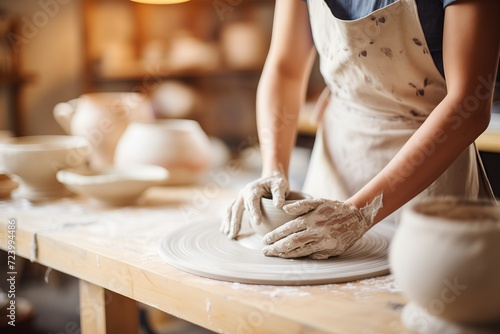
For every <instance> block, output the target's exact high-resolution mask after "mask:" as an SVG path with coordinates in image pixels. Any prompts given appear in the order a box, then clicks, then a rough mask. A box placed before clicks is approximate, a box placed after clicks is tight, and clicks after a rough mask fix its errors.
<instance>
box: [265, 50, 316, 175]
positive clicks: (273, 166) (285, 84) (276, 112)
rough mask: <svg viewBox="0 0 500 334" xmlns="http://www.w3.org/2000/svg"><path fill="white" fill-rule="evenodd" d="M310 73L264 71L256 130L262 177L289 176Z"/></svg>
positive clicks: (312, 55)
mask: <svg viewBox="0 0 500 334" xmlns="http://www.w3.org/2000/svg"><path fill="white" fill-rule="evenodd" d="M309 58H310V59H308V62H309V63H311V62H312V60H313V59H314V54H312V53H311V56H310V57H309ZM309 67H310V65H309ZM308 73H309V72H308V71H306V72H305V73H304V74H301V75H296V76H294V75H289V74H286V73H283V71H281V70H280V69H279V68H276V67H274V66H271V65H270V66H267V67H266V68H265V69H264V71H263V74H262V78H261V80H260V83H259V88H258V91H257V127H258V133H259V142H260V148H261V154H262V160H263V169H262V174H263V176H265V175H269V174H270V173H272V172H273V171H277V170H279V171H281V172H283V173H284V174H285V175H288V167H289V163H290V156H291V152H292V150H293V147H294V145H295V140H296V134H297V122H298V116H299V111H300V108H301V106H302V105H303V103H304V100H305V94H306V88H307V77H306V75H307V74H308Z"/></svg>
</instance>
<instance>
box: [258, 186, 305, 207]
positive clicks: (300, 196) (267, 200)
mask: <svg viewBox="0 0 500 334" xmlns="http://www.w3.org/2000/svg"><path fill="white" fill-rule="evenodd" d="M290 196H294V197H297V199H294V198H291V199H287V200H285V204H284V205H286V204H290V203H294V202H297V201H300V200H304V199H313V196H311V195H309V194H306V193H304V192H302V191H297V190H291V191H289V192H288V196H287V198H289V197H290ZM261 201H262V202H264V203H266V204H267V203H270V204H272V203H273V199H272V198H268V197H262V198H261Z"/></svg>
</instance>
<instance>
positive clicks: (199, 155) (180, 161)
mask: <svg viewBox="0 0 500 334" xmlns="http://www.w3.org/2000/svg"><path fill="white" fill-rule="evenodd" d="M114 160H115V165H116V166H132V165H157V166H162V167H164V168H166V169H167V170H168V171H169V179H168V180H167V182H166V183H167V184H188V183H194V182H197V181H199V180H201V179H202V178H203V177H204V176H205V174H206V173H207V171H208V169H209V168H210V166H211V163H212V146H211V143H210V140H209V138H208V136H207V135H206V133H205V132H204V131H203V129H202V128H201V126H200V125H199V123H198V122H196V121H193V120H185V119H175V120H173V119H172V120H159V121H157V122H155V123H131V124H130V125H129V126H128V127H127V129H126V130H125V132H124V134H123V136H122V138H121V139H120V141H119V142H118V145H117V147H116V151H115V159H114Z"/></svg>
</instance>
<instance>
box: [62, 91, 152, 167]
mask: <svg viewBox="0 0 500 334" xmlns="http://www.w3.org/2000/svg"><path fill="white" fill-rule="evenodd" d="M53 113H54V118H55V119H56V121H57V122H58V123H59V124H60V125H61V127H62V128H63V129H64V130H65V131H66V133H68V134H72V135H77V136H82V137H84V138H86V139H87V140H88V141H89V143H90V145H91V154H90V157H89V160H90V166H91V167H92V168H103V167H106V166H111V165H112V164H113V156H114V152H115V148H116V144H117V143H118V140H119V139H120V137H121V135H122V134H123V132H124V131H125V129H126V127H127V125H128V124H129V123H130V122H152V121H153V120H154V115H153V111H152V107H151V106H150V105H149V102H148V100H147V98H146V96H144V95H142V94H140V93H91V94H84V95H82V96H80V97H79V98H77V99H73V100H70V101H68V102H62V103H58V104H57V105H56V106H55V107H54V112H53Z"/></svg>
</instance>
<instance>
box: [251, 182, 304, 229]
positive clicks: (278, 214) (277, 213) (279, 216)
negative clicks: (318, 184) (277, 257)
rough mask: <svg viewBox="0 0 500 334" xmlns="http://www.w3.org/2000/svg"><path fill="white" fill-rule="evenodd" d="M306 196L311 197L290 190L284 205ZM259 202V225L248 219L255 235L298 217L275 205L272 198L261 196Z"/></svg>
mask: <svg viewBox="0 0 500 334" xmlns="http://www.w3.org/2000/svg"><path fill="white" fill-rule="evenodd" d="M308 198H312V196H311V195H308V194H305V193H302V192H298V191H291V192H290V193H289V194H288V196H287V198H286V201H285V204H284V205H287V204H292V203H294V202H296V201H300V200H302V199H308ZM260 204H261V206H260V208H261V210H262V222H261V223H260V224H259V225H256V224H255V223H253V222H252V221H250V220H249V223H250V226H251V227H252V229H253V230H254V231H255V233H256V234H257V235H260V236H264V235H266V234H267V233H269V232H271V231H272V230H274V229H276V228H278V227H280V226H281V225H283V224H285V223H286V222H289V221H290V220H292V219H295V218H297V217H298V215H295V216H294V215H289V214H287V213H286V212H285V211H283V209H282V208H277V207H275V206H274V204H273V200H272V199H270V198H262V199H261V201H260Z"/></svg>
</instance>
